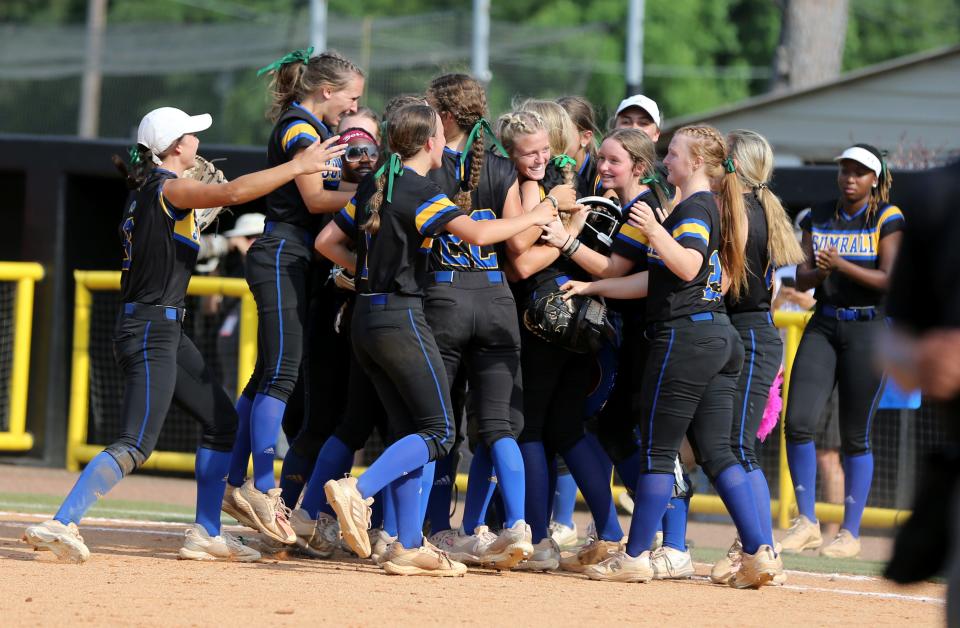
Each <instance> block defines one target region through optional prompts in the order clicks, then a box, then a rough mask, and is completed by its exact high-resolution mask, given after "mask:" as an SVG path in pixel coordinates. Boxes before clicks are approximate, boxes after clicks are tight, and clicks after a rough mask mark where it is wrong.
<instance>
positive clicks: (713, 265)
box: [703, 251, 723, 301]
mask: <svg viewBox="0 0 960 628" xmlns="http://www.w3.org/2000/svg"><path fill="white" fill-rule="evenodd" d="M722 284H723V267H721V266H720V254H719V253H717V252H716V251H714V252H713V253H711V254H710V274H709V275H708V276H707V285H706V287H705V288H704V289H703V300H704V301H719V300H720V299H722V298H723V292H722V290H723V287H722Z"/></svg>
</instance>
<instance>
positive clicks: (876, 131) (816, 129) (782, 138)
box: [664, 46, 960, 169]
mask: <svg viewBox="0 0 960 628" xmlns="http://www.w3.org/2000/svg"><path fill="white" fill-rule="evenodd" d="M702 123H706V124H711V125H713V126H715V127H717V128H718V129H720V130H721V131H722V132H726V131H730V130H733V129H753V130H755V131H757V132H759V133H761V134H763V135H764V136H766V138H767V139H768V140H769V141H770V143H771V145H772V146H773V149H774V152H775V154H776V155H777V162H778V164H779V165H799V164H801V163H823V162H829V161H831V160H832V159H833V157H834V156H836V155H837V154H839V152H840V151H841V150H842V149H843V148H844V147H846V146H849V145H850V144H852V143H857V142H867V143H870V144H874V145H876V146H878V147H880V148H882V149H885V150H888V151H889V152H890V161H891V164H892V165H894V166H895V167H899V168H906V169H915V168H924V167H930V166H933V165H938V164H942V163H944V162H945V161H947V160H949V159H951V158H956V157H957V156H960V46H952V47H949V48H941V49H937V50H933V51H928V52H924V53H919V54H915V55H909V56H906V57H900V58H897V59H893V60H890V61H886V62H884V63H879V64H877V65H873V66H869V67H866V68H862V69H859V70H856V71H854V72H848V73H846V74H844V75H842V76H840V77H839V78H837V79H836V80H833V81H829V82H827V83H823V84H821V85H817V86H814V87H809V88H805V89H798V90H792V91H786V92H780V93H776V94H765V95H763V96H757V97H755V98H750V99H748V100H745V101H742V102H739V103H737V104H735V105H730V106H726V107H723V108H721V109H716V110H714V111H708V112H704V113H699V114H695V115H690V116H685V117H683V118H677V119H673V120H668V121H667V124H666V125H665V127H664V135H665V136H666V137H667V140H669V137H670V135H672V132H673V131H675V130H676V129H678V128H680V127H682V126H684V125H687V124H702Z"/></svg>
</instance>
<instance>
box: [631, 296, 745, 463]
mask: <svg viewBox="0 0 960 628" xmlns="http://www.w3.org/2000/svg"><path fill="white" fill-rule="evenodd" d="M647 336H648V337H649V338H650V339H651V343H650V356H649V359H648V361H647V365H646V369H645V370H644V374H643V384H642V386H641V389H642V391H643V393H642V394H643V401H642V402H641V405H640V453H641V456H640V471H641V473H670V474H672V473H673V472H674V461H675V460H676V458H677V453H678V452H679V450H680V444H681V443H682V442H683V437H684V435H686V436H687V438H688V439H689V440H690V444H691V445H692V447H693V451H694V454H695V456H696V458H697V463H698V464H699V465H700V466H701V467H702V468H703V470H704V472H705V473H706V474H707V476H708V477H709V478H710V479H711V481H712V480H714V479H715V478H716V477H717V476H718V475H719V474H720V472H722V471H723V470H724V469H726V468H727V467H730V466H732V465H735V464H737V459H736V458H735V457H734V455H733V451H732V450H731V449H730V426H731V423H732V420H733V400H734V396H735V394H736V388H737V379H738V378H739V376H740V366H741V364H742V363H743V345H742V344H741V343H740V337H739V335H738V334H737V332H736V330H735V329H734V328H733V326H732V325H731V324H730V319H729V318H728V317H727V315H726V314H717V313H705V314H695V315H693V316H691V317H683V318H678V319H674V320H671V321H667V322H665V323H657V324H655V325H652V326H650V327H648V330H647Z"/></svg>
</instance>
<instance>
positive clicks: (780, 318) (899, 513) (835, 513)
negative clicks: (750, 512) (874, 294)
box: [613, 312, 910, 528]
mask: <svg viewBox="0 0 960 628" xmlns="http://www.w3.org/2000/svg"><path fill="white" fill-rule="evenodd" d="M810 316H811V313H810V312H776V313H774V315H773V322H774V324H775V325H776V326H777V327H779V328H781V329H783V330H785V331H786V336H787V337H786V341H785V342H784V345H783V365H784V366H783V371H784V373H783V410H781V414H780V423H779V430H778V431H779V434H780V483H779V486H780V499H774V500H772V501H771V502H770V512H771V514H772V515H773V516H774V517H775V520H776V523H777V525H779V526H780V527H781V528H787V527H789V526H790V520H791V518H792V517H793V516H794V515H795V513H796V497H795V496H794V493H793V482H792V481H791V479H790V468H789V467H788V466H787V442H786V431H785V429H784V417H785V416H786V412H787V396H788V395H789V393H790V386H789V383H790V373H791V372H792V371H793V360H794V358H795V357H796V356H797V347H799V346H800V337H801V336H803V328H804V327H805V326H806V324H807V321H809V320H810ZM613 490H614V497H618V496H619V493H621V492H623V491H624V490H625V489H624V488H623V487H622V486H615V487H613ZM690 511H691V512H695V513H702V514H711V515H725V514H727V510H726V508H725V507H724V505H723V502H722V501H721V500H720V498H719V497H717V496H716V495H694V496H693V499H691V500H690ZM816 512H817V518H818V519H820V520H821V521H826V522H829V523H841V522H842V521H843V505H842V504H825V503H821V502H818V503H817V506H816ZM909 516H910V511H908V510H896V509H893V508H873V507H867V508H865V509H864V511H863V525H864V526H866V527H871V528H892V527H896V526H898V525H901V524H902V523H903V522H904V521H906V520H907V518H908V517H909Z"/></svg>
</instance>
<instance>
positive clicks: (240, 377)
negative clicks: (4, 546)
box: [0, 265, 910, 528]
mask: <svg viewBox="0 0 960 628" xmlns="http://www.w3.org/2000/svg"><path fill="white" fill-rule="evenodd" d="M0 269H2V265H0ZM40 272H41V276H42V270H41V271H40ZM74 277H75V279H76V282H77V293H76V305H75V316H74V331H73V374H72V379H71V388H70V421H69V427H68V434H67V468H68V469H70V470H73V471H76V470H77V469H78V468H79V465H80V464H81V463H85V462H89V461H90V460H92V459H93V457H94V456H96V455H97V454H98V453H100V451H101V450H102V449H103V448H104V447H105V444H92V443H87V442H86V441H87V421H88V406H87V400H88V396H89V375H90V353H89V341H90V308H91V304H92V295H91V291H93V290H114V291H116V290H119V289H120V273H119V272H112V271H110V272H107V271H75V272H74ZM2 278H3V275H2V274H0V279H2ZM31 294H32V292H31ZM187 294H191V295H216V294H221V295H225V296H232V297H238V298H240V299H242V306H241V321H240V348H239V356H238V357H239V359H238V365H239V368H238V373H237V390H238V391H239V390H243V387H244V386H245V385H246V383H247V380H248V378H249V377H250V374H251V373H252V372H253V366H254V362H255V360H256V341H257V311H256V305H255V303H254V301H253V296H252V294H251V293H250V291H249V289H248V288H247V284H246V282H245V281H244V280H242V279H224V278H217V277H193V278H192V279H191V281H190V286H189V288H188V289H187ZM18 305H19V304H18ZM810 316H811V315H810V313H808V312H806V313H804V312H776V313H775V314H774V324H775V325H776V326H777V327H779V328H781V329H784V330H785V331H786V341H785V342H784V384H783V410H782V413H781V421H780V426H779V438H780V462H779V464H780V474H779V475H780V482H779V488H780V499H775V500H772V501H771V503H770V511H771V514H772V515H773V516H774V517H775V519H776V522H777V524H778V525H779V526H780V527H781V528H786V527H788V526H789V525H790V519H791V517H792V516H793V515H794V513H795V511H796V499H795V496H794V494H793V483H792V482H791V480H790V469H789V467H788V466H787V453H786V452H787V448H786V432H785V430H784V420H783V417H784V415H785V414H786V409H787V396H788V395H789V382H790V373H791V371H792V370H793V360H794V358H795V357H796V354H797V347H798V346H799V345H800V338H801V336H802V335H803V328H804V326H805V325H806V324H807V321H808V320H809V319H810ZM24 377H25V376H24ZM23 390H24V391H25V390H26V382H25V380H24V382H23ZM21 428H22V423H21ZM3 436H4V435H3V434H0V439H2V437H3ZM27 436H29V435H27ZM3 442H4V441H3V440H0V448H2V444H3ZM27 448H29V447H27ZM280 465H281V462H280V461H277V462H276V464H275V469H276V472H277V473H279V471H280ZM143 468H145V469H156V470H163V471H176V472H183V473H191V472H193V468H194V454H193V453H181V452H172V451H155V452H153V454H152V455H151V456H150V458H149V459H148V460H147V462H146V463H145V464H144V465H143ZM360 471H362V469H361V468H355V469H354V473H357V472H360ZM456 483H457V487H458V488H459V489H460V490H461V491H466V485H467V476H466V475H465V474H462V473H460V474H457V480H456ZM624 490H625V489H624V488H623V487H621V486H614V487H613V491H614V497H615V498H616V497H618V496H619V493H621V492H622V491H624ZM690 510H691V512H695V513H702V514H718V515H722V514H726V513H727V511H726V508H725V507H724V505H723V502H722V501H721V500H720V498H719V497H717V496H715V495H694V496H693V499H692V500H691V503H690ZM816 512H817V517H818V518H819V519H821V520H822V521H826V522H832V523H840V522H841V521H842V519H843V506H842V505H841V504H825V503H818V504H817V506H816ZM909 516H910V512H909V511H906V510H895V509H889V508H873V507H868V508H866V509H865V510H864V513H863V525H865V526H868V527H875V528H889V527H895V526H898V525H900V524H902V523H903V522H904V521H906V519H907V518H908V517H909Z"/></svg>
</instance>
